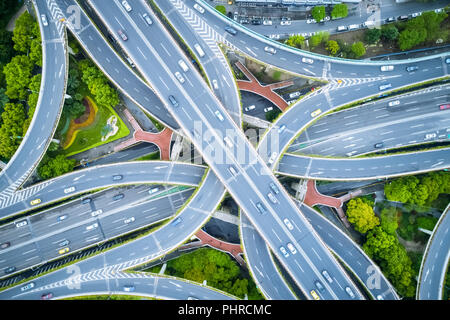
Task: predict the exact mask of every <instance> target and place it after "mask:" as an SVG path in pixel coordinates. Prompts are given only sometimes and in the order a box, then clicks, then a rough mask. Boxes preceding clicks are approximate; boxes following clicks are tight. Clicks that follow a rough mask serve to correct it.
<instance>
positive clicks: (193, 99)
mask: <svg viewBox="0 0 450 320" xmlns="http://www.w3.org/2000/svg"><path fill="white" fill-rule="evenodd" d="M167 89H168V88H167ZM193 100H194V103H195V102H196V101H195V100H198V99H193ZM191 120H192V119H191ZM228 160H229V159H228ZM211 165H212V164H211ZM214 165H215V164H214ZM269 174H270V173H269ZM250 189H251V188H250ZM243 207H244V208H245V206H243ZM252 210H253V211H254V208H252Z"/></svg>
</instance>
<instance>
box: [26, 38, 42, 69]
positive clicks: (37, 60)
mask: <svg viewBox="0 0 450 320" xmlns="http://www.w3.org/2000/svg"><path fill="white" fill-rule="evenodd" d="M29 57H30V59H31V61H33V63H34V64H36V65H37V66H39V67H42V45H41V42H40V41H33V42H32V43H31V47H30V54H29Z"/></svg>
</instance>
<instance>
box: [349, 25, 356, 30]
mask: <svg viewBox="0 0 450 320" xmlns="http://www.w3.org/2000/svg"><path fill="white" fill-rule="evenodd" d="M358 28H359V24H351V25H349V26H348V30H356V29H358Z"/></svg>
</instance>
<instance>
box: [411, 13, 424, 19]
mask: <svg viewBox="0 0 450 320" xmlns="http://www.w3.org/2000/svg"><path fill="white" fill-rule="evenodd" d="M420 15H422V12H415V13H413V14H411V18H415V17H418V16H420Z"/></svg>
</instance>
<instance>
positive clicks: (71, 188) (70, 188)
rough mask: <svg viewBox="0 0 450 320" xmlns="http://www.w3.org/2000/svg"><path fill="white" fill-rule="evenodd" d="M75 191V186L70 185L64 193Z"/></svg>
mask: <svg viewBox="0 0 450 320" xmlns="http://www.w3.org/2000/svg"><path fill="white" fill-rule="evenodd" d="M74 191H75V187H69V188H66V189H64V193H71V192H74Z"/></svg>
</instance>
